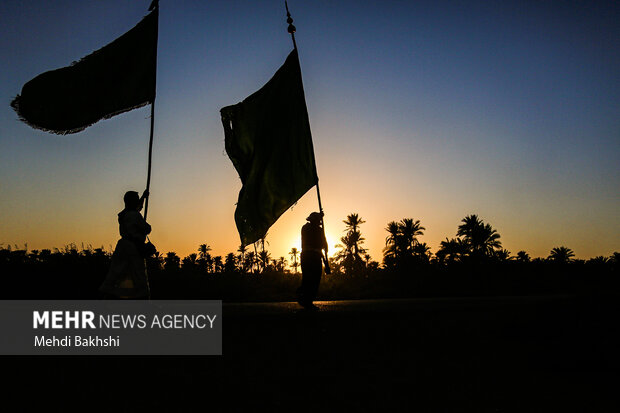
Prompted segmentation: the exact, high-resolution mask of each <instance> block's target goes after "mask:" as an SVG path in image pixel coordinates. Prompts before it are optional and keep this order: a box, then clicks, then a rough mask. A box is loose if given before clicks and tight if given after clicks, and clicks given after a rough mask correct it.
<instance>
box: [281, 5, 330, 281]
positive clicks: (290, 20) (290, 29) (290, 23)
mask: <svg viewBox="0 0 620 413" xmlns="http://www.w3.org/2000/svg"><path fill="white" fill-rule="evenodd" d="M284 6H285V7H286V22H287V23H288V32H289V33H290V35H291V39H293V48H294V49H295V51H297V52H298V50H297V42H296V41H295V32H296V31H297V29H296V28H295V26H294V25H293V18H292V17H291V12H289V10H288V2H287V1H286V0H284ZM298 58H299V55H298ZM312 156H314V148H313V149H312ZM315 165H316V160H315ZM315 167H316V166H315ZM317 175H318V174H317ZM316 197H317V199H318V201H319V212H321V228H322V229H323V235H325V221H324V220H323V204H321V190H320V189H319V178H318V176H317V178H316ZM323 261H324V263H325V272H326V273H327V274H329V273H330V272H331V270H330V268H329V261H328V260H327V245H326V246H325V256H324V257H323Z"/></svg>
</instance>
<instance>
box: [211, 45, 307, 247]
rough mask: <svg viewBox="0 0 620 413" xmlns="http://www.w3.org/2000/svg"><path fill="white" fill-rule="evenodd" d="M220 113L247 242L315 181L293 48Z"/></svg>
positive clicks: (237, 214) (238, 218) (259, 235)
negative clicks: (249, 92)
mask: <svg viewBox="0 0 620 413" xmlns="http://www.w3.org/2000/svg"><path fill="white" fill-rule="evenodd" d="M221 114H222V123H223V125H224V135H225V144H226V153H228V156H229V157H230V160H231V161H232V163H233V165H234V166H235V169H237V172H238V173H239V177H240V178H241V182H242V184H243V187H242V188H241V191H240V192H239V200H238V202H237V210H236V211H235V222H236V223H237V229H238V230H239V235H240V237H241V243H242V244H243V245H248V244H251V243H254V242H256V241H258V240H259V239H261V238H264V237H265V235H266V234H267V230H269V228H270V227H271V225H273V224H274V223H275V222H276V220H277V219H278V218H279V217H280V215H282V214H283V213H284V212H285V211H286V210H287V209H288V208H289V207H290V206H291V205H293V204H294V203H295V202H297V200H298V199H299V198H301V197H302V196H303V195H304V194H305V193H306V192H307V191H308V190H309V189H310V188H312V186H314V185H315V184H317V182H318V176H317V173H316V165H315V162H314V149H313V147H312V135H311V134H310V122H309V121H308V110H307V109H306V100H305V97H304V90H303V84H302V80H301V69H300V67H299V59H298V57H297V51H296V50H293V51H292V52H291V53H290V54H289V55H288V57H287V59H286V61H285V62H284V65H282V67H280V69H278V71H277V72H276V74H275V75H274V76H273V77H272V78H271V80H269V82H267V84H265V86H263V87H262V88H261V89H260V90H259V91H257V92H256V93H254V94H252V95H250V96H249V97H247V98H246V99H245V100H244V101H243V102H241V103H237V104H236V105H232V106H227V107H225V108H223V109H222V110H221Z"/></svg>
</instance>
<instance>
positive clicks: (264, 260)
mask: <svg viewBox="0 0 620 413" xmlns="http://www.w3.org/2000/svg"><path fill="white" fill-rule="evenodd" d="M258 260H259V262H260V264H261V267H262V271H263V272H264V271H265V270H266V269H267V266H269V262H270V261H271V254H269V252H267V251H265V250H262V251H261V252H259V253H258Z"/></svg>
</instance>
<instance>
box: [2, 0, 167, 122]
mask: <svg viewBox="0 0 620 413" xmlns="http://www.w3.org/2000/svg"><path fill="white" fill-rule="evenodd" d="M157 23H158V8H157V7H156V6H155V7H154V10H153V11H152V12H150V13H149V14H148V15H147V16H146V17H144V18H143V19H142V21H140V23H138V24H137V25H136V26H135V27H134V28H133V29H131V30H129V31H128V32H127V33H125V34H124V35H122V36H121V37H119V38H118V39H116V40H114V41H113V42H112V43H110V44H108V45H107V46H104V47H103V48H101V49H99V50H97V51H95V52H93V53H92V54H90V55H88V56H86V57H84V58H82V59H81V60H80V61H79V62H74V63H73V64H72V65H71V66H68V67H63V68H61V69H56V70H51V71H49V72H45V73H42V74H40V75H39V76H37V77H35V78H34V79H32V80H30V81H29V82H28V83H26V84H25V85H24V87H23V88H22V93H21V95H17V97H16V98H15V99H14V100H13V101H12V102H11V106H12V107H13V109H15V111H16V112H17V114H18V115H19V117H20V119H21V120H23V121H24V122H26V123H27V124H28V125H30V126H32V127H33V128H37V129H42V130H44V131H48V132H53V133H59V134H67V133H75V132H79V131H81V130H83V129H85V128H87V127H88V126H90V125H92V124H93V123H95V122H97V121H99V120H101V119H107V118H110V117H112V116H114V115H118V114H120V113H123V112H127V111H129V110H132V109H135V108H138V107H140V106H144V105H146V104H148V103H151V102H153V100H154V99H155V73H156V65H157Z"/></svg>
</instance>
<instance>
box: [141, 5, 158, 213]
mask: <svg viewBox="0 0 620 413" xmlns="http://www.w3.org/2000/svg"><path fill="white" fill-rule="evenodd" d="M154 9H157V12H158V13H159V0H153V2H152V3H151V5H150V6H149V11H152V10H154ZM157 19H158V20H159V14H158V16H157ZM158 38H159V21H158V22H157V38H155V88H156V87H157V41H158ZM155 95H156V93H153V101H152V102H151V132H150V136H149V164H148V172H147V174H146V191H147V192H149V191H150V188H151V164H152V160H153V129H154V126H155ZM149 198H150V194H149V196H147V197H146V200H145V202H144V220H145V221H146V216H147V214H148V212H149Z"/></svg>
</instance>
